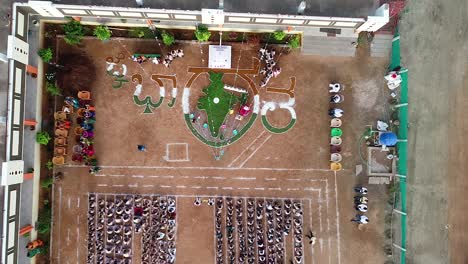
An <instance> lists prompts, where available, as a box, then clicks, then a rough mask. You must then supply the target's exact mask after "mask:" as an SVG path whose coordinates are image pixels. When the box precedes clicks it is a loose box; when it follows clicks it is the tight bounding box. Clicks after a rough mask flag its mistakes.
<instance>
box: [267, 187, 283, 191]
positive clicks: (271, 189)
mask: <svg viewBox="0 0 468 264" xmlns="http://www.w3.org/2000/svg"><path fill="white" fill-rule="evenodd" d="M268 190H269V191H281V188H268Z"/></svg>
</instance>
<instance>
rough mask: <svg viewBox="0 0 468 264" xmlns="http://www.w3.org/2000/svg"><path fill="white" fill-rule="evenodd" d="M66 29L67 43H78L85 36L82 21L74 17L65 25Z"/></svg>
mask: <svg viewBox="0 0 468 264" xmlns="http://www.w3.org/2000/svg"><path fill="white" fill-rule="evenodd" d="M63 30H64V31H65V37H64V40H65V42H66V43H67V44H70V45H76V44H79V43H80V42H81V40H82V39H83V36H84V28H83V25H81V23H80V22H78V21H76V20H74V19H72V20H70V21H69V22H68V23H67V24H65V25H63Z"/></svg>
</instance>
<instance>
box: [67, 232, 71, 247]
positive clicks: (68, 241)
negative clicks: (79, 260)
mask: <svg viewBox="0 0 468 264" xmlns="http://www.w3.org/2000/svg"><path fill="white" fill-rule="evenodd" d="M69 245H70V228H67V246H69Z"/></svg>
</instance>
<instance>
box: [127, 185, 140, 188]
mask: <svg viewBox="0 0 468 264" xmlns="http://www.w3.org/2000/svg"><path fill="white" fill-rule="evenodd" d="M128 187H130V188H137V187H138V184H129V185H128Z"/></svg>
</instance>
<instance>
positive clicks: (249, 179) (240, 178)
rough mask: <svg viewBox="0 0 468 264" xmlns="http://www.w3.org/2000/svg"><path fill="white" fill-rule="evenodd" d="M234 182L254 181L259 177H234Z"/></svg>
mask: <svg viewBox="0 0 468 264" xmlns="http://www.w3.org/2000/svg"><path fill="white" fill-rule="evenodd" d="M233 179H234V180H243V181H253V180H256V179H257V177H234V178H233Z"/></svg>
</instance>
